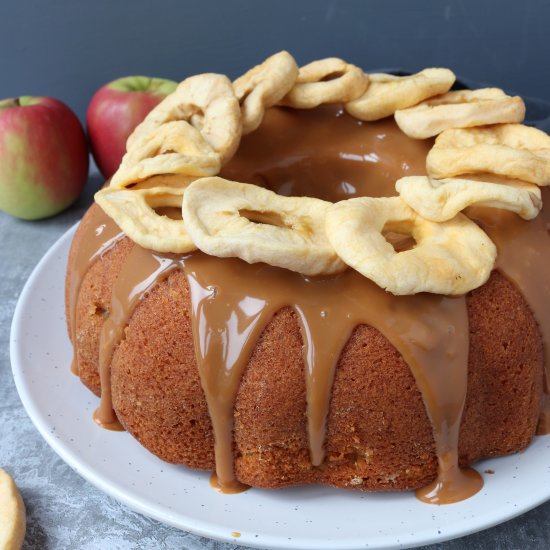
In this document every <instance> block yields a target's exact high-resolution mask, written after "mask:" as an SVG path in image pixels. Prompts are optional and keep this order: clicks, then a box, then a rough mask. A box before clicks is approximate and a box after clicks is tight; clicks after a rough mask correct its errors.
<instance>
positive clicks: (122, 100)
mask: <svg viewBox="0 0 550 550" xmlns="http://www.w3.org/2000/svg"><path fill="white" fill-rule="evenodd" d="M176 87H177V83H176V82H174V81H172V80H165V79H162V78H150V77H147V76H127V77H123V78H119V79H117V80H113V82H110V83H109V84H105V86H103V87H102V88H100V89H99V90H98V91H97V92H96V93H95V94H94V96H93V98H92V101H91V102H90V105H89V106H88V111H87V113H86V126H87V127H88V136H89V138H90V144H91V147H92V154H93V156H94V159H95V161H96V164H97V167H98V168H99V170H100V172H101V173H102V174H103V176H105V178H110V177H111V176H112V175H113V174H114V173H115V172H116V171H117V169H118V167H119V165H120V161H121V160H122V157H123V155H124V153H125V152H126V140H127V139H128V137H129V136H130V134H131V133H132V132H133V131H134V128H135V127H136V126H137V125H138V124H139V123H140V122H141V121H142V120H143V119H144V118H145V117H146V116H147V114H148V113H149V112H150V111H151V109H153V107H155V106H156V105H158V104H159V103H160V102H161V101H162V100H163V99H164V98H165V97H166V96H167V95H168V94H171V93H172V92H173V91H174V90H175V89H176Z"/></svg>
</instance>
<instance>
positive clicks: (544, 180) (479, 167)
mask: <svg viewBox="0 0 550 550" xmlns="http://www.w3.org/2000/svg"><path fill="white" fill-rule="evenodd" d="M426 170H427V172H428V175H429V176H431V177H433V178H436V179H442V178H451V177H455V176H460V175H462V174H478V173H490V174H497V175H499V176H504V177H507V178H511V179H518V180H522V181H526V182H529V183H534V184H536V185H542V186H544V185H550V136H548V135H547V134H545V133H544V132H542V131H541V130H538V129H536V128H531V127H529V126H524V125H523V124H495V125H493V126H486V127H482V128H464V129H460V128H453V129H449V130H445V131H444V132H442V133H441V134H439V136H438V137H437V138H436V140H435V144H434V146H433V147H432V149H431V150H430V152H429V153H428V156H427V157H426Z"/></svg>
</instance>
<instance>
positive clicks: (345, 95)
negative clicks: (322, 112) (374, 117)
mask: <svg viewBox="0 0 550 550" xmlns="http://www.w3.org/2000/svg"><path fill="white" fill-rule="evenodd" d="M368 85H369V77H368V76H367V75H366V74H365V73H363V71H362V70H361V69H360V68H359V67H356V66H355V65H351V64H350V63H346V62H345V61H343V60H342V59H338V58H337V57H328V58H326V59H320V60H318V61H313V62H312V63H309V64H308V65H304V66H303V67H300V71H299V73H298V78H297V79H296V83H295V84H294V87H293V88H292V89H291V90H290V92H288V94H287V95H286V96H285V97H284V98H283V100H282V101H281V105H286V106H288V107H293V108H295V109H313V108H315V107H318V106H319V105H321V104H323V103H346V102H347V101H352V100H353V99H357V98H358V97H359V96H361V95H362V94H363V93H364V92H365V90H366V89H367V87H368Z"/></svg>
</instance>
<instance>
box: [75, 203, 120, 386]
mask: <svg viewBox="0 0 550 550" xmlns="http://www.w3.org/2000/svg"><path fill="white" fill-rule="evenodd" d="M89 216H90V219H89V220H88V223H89V226H90V227H91V229H92V230H91V231H88V233H87V238H86V239H83V240H82V243H81V245H80V246H79V247H78V248H76V249H75V250H74V253H73V255H72V256H71V258H70V265H69V269H68V273H70V279H69V288H68V295H67V302H68V308H67V311H68V317H69V318H68V324H69V336H70V337H71V340H72V342H73V350H74V351H73V360H72V361H71V371H72V372H73V373H74V374H76V375H78V372H79V369H78V356H77V350H78V346H77V343H76V334H77V332H78V326H77V321H78V320H77V315H76V305H77V304H76V302H77V299H78V294H79V291H80V285H81V283H82V280H83V279H84V276H85V275H86V272H87V271H88V269H89V268H90V266H91V265H92V264H93V263H94V262H95V261H96V260H97V259H98V258H99V257H101V256H102V255H103V254H105V252H107V251H108V250H109V249H110V248H112V247H113V246H114V245H115V243H116V242H118V241H119V240H120V239H122V238H123V237H124V233H123V232H122V231H121V230H120V228H119V227H118V226H117V225H116V224H114V223H113V222H112V220H111V218H109V216H107V214H105V212H103V210H101V208H94V209H92V210H90V211H89Z"/></svg>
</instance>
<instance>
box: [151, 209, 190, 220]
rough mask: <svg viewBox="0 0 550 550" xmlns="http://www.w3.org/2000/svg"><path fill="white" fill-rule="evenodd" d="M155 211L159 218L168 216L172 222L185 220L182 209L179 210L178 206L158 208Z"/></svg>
mask: <svg viewBox="0 0 550 550" xmlns="http://www.w3.org/2000/svg"><path fill="white" fill-rule="evenodd" d="M153 210H154V211H155V214H157V215H158V216H166V217H167V218H170V219H171V220H182V219H183V217H182V215H181V208H178V207H176V206H157V207H156V208H153Z"/></svg>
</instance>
